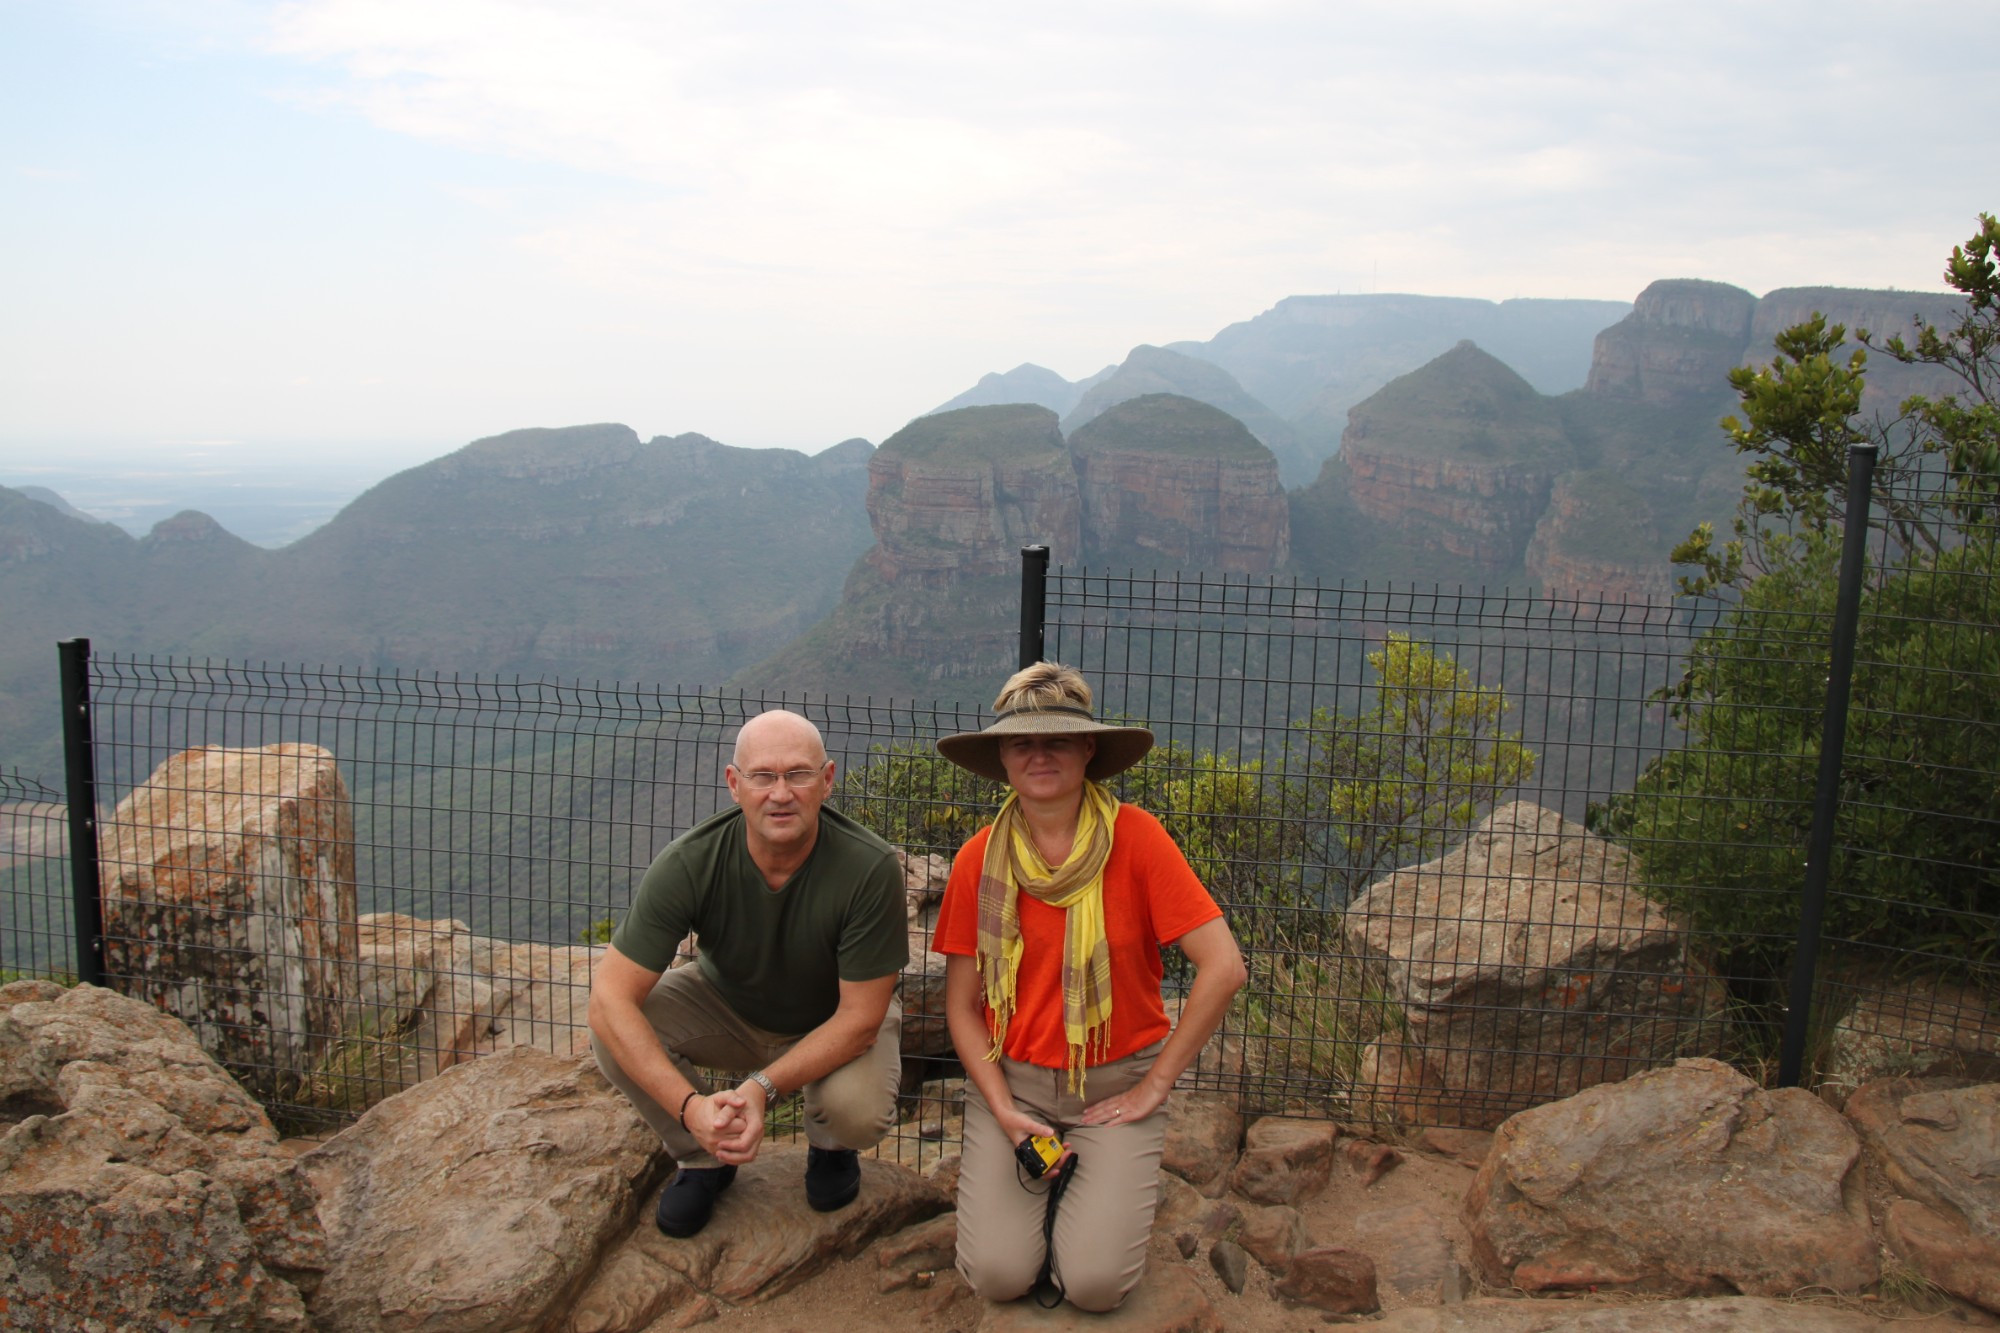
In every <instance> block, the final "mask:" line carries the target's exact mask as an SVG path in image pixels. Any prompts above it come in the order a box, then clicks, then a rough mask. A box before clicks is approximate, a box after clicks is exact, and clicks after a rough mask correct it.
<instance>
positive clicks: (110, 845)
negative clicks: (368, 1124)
mask: <svg viewBox="0 0 2000 1333" xmlns="http://www.w3.org/2000/svg"><path fill="white" fill-rule="evenodd" d="M99 859H100V869H101V877H102V884H103V898H104V946H105V947H104V969H105V972H106V974H107V975H108V976H110V977H112V978H115V983H116V985H117V988H118V989H119V990H121V991H123V992H124V993H126V994H128V995H132V996H136V997H137V998H140V999H143V1000H147V1001H149V1002H151V1003H153V1004H155V1005H158V1006H159V1007H160V1008H162V1009H164V1010H166V1011H167V1012H168V1013H170V1014H173V1015H175V1016H176V1017H178V1018H181V1019H182V1020H184V1021H185V1022H186V1023H187V1024H188V1026H190V1027H192V1028H193V1029H194V1030H195V1032H196V1033H197V1034H199V1035H200V1037H201V1043H202V1046H203V1047H204V1048H206V1049H207V1051H208V1052H209V1053H210V1054H211V1055H213V1056H215V1058H216V1059H218V1060H220V1061H222V1062H223V1063H224V1064H227V1065H229V1066H231V1067H232V1068H234V1069H236V1070H238V1071H239V1073H240V1074H241V1076H242V1077H245V1078H246V1079H248V1080H250V1081H251V1083H252V1086H253V1087H254V1088H256V1089H257V1090H258V1091H259V1092H266V1093H271V1092H284V1091H287V1090H288V1084H289V1083H290V1082H291V1081H292V1080H294V1079H297V1078H300V1077H303V1076H305V1075H306V1074H308V1073H309V1072H310V1071H311V1070H312V1068H313V1066H314V1064H315V1063H316V1062H317V1061H318V1060H319V1058H320V1056H321V1055H322V1054H324V1052H325V1051H326V1049H327V1048H328V1046H329V1045H330V1044H331V1043H332V1042H333V1041H334V1040H335V1038H336V1036H337V1035H338V1034H339V1033H340V1032H341V1031H342V1029H343V1027H344V1026H345V1019H346V1017H347V1006H348V1004H349V1002H350V1001H351V1000H352V999H353V997H354V994H355V988H356V981H355V973H354V958H355V937H354V911H355V909H354V818H353V811H352V809H351V807H350V805H349V803H348V798H347V787H346V784H345V783H343V782H342V781H341V777H340V769H339V767H338V766H337V765H336V764H335V763H334V759H333V756H332V755H331V754H329V753H328V752H327V751H325V750H322V749H321V748H319V747H318V746H316V745H294V744H282V745H266V746H262V747H260V748H257V749H231V748H228V747H225V746H220V745H209V746H203V747H201V748H199V749H194V750H184V751H182V752H181V753H179V754H177V755H175V756H174V757H173V758H171V759H169V760H167V761H166V762H165V763H164V764H162V765H160V767H159V768H158V769H157V770H156V771H155V772H154V773H153V775H152V776H151V777H149V778H147V779H146V781H145V782H143V783H142V784H140V785H139V786H138V787H136V788H135V789H133V791H132V792H131V794H130V795H128V796H126V798H125V799H124V800H122V801H120V802H119V803H118V808H117V809H116V810H114V811H113V812H112V815H111V818H110V819H108V820H107V821H105V824H104V827H103V830H102V834H101V836H100V838H99Z"/></svg>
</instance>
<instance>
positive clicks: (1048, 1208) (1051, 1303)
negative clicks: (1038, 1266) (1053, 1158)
mask: <svg viewBox="0 0 2000 1333" xmlns="http://www.w3.org/2000/svg"><path fill="white" fill-rule="evenodd" d="M1078 1161H1079V1159H1078V1157H1077V1156H1076V1154H1075V1153H1073V1152H1072V1153H1071V1154H1070V1158H1069V1161H1067V1162H1065V1163H1064V1164H1063V1169H1062V1170H1060V1171H1058V1172H1056V1178H1055V1179H1054V1180H1052V1181H1050V1182H1049V1196H1048V1202H1047V1204H1045V1205H1044V1206H1043V1209H1042V1271H1041V1272H1039V1273H1037V1274H1035V1286H1034V1292H1035V1304H1037V1305H1039V1306H1041V1307H1042V1308H1043V1309H1044V1310H1053V1309H1055V1308H1056V1307H1057V1306H1058V1305H1061V1304H1062V1302H1063V1296H1064V1295H1065V1294H1066V1293H1065V1292H1064V1290H1063V1284H1062V1279H1061V1278H1059V1277H1057V1276H1056V1209H1057V1207H1058V1206H1060V1205H1061V1203H1062V1197H1063V1195H1064V1194H1066V1193H1068V1192H1069V1178H1070V1177H1071V1176H1073V1175H1075V1174H1076V1168H1077V1164H1078ZM1044 1290H1052V1291H1053V1292H1054V1293H1055V1299H1053V1300H1047V1301H1045V1300H1043V1299H1042V1292H1043V1291H1044Z"/></svg>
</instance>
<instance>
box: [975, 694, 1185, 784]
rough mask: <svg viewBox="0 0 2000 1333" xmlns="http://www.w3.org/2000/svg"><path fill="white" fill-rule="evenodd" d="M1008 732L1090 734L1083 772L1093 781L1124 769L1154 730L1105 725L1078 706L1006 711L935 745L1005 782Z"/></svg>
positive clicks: (1145, 748)
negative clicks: (1092, 747)
mask: <svg viewBox="0 0 2000 1333" xmlns="http://www.w3.org/2000/svg"><path fill="white" fill-rule="evenodd" d="M1009 736H1088V737H1089V738H1090V739H1091V740H1093V741H1095V742H1097V751H1096V753H1094V754H1092V755H1091V756H1090V764H1089V766H1088V767H1086V768H1085V769H1084V771H1083V774H1084V776H1085V777H1087V778H1090V779H1091V780H1092V781H1095V782H1102V781H1103V780H1104V779H1106V778H1109V777H1115V776H1116V775H1118V774H1120V773H1123V772H1124V771H1125V770H1126V769H1128V768H1130V767H1132V765H1134V764H1136V763H1138V762H1139V761H1140V760H1141V759H1144V758H1145V757H1146V755H1147V754H1148V753H1149V752H1150V751H1151V750H1152V748H1153V733H1152V732H1150V731H1148V730H1147V729H1146V728H1144V727H1112V726H1106V725H1105V724H1104V723H1102V722H1098V721H1095V720H1094V719H1091V718H1088V717H1084V716H1082V715H1081V713H1080V712H1070V711H1068V710H1065V711H1063V712H1030V711H1022V712H1016V713H1009V714H1008V715H1007V716H1005V717H1003V718H1000V719H998V720H997V721H995V722H994V723H993V724H992V725H991V726H989V727H987V728H986V729H985V730H983V731H961V732H959V733H958V734H956V735H953V736H945V737H943V738H941V739H940V740H939V741H938V743H937V750H938V753H939V754H941V755H943V756H944V757H945V758H946V759H949V760H950V761H951V762H952V763H954V764H957V765H958V766H959V767H960V768H962V769H964V770H965V771H966V772H968V773H977V774H978V775H979V776H980V777H982V778H991V779H993V780H994V781H995V782H1005V781H1006V780H1007V768H1006V765H1004V764H1002V763H1001V762H1000V742H1001V741H1003V740H1005V739H1006V738H1007V737H1009Z"/></svg>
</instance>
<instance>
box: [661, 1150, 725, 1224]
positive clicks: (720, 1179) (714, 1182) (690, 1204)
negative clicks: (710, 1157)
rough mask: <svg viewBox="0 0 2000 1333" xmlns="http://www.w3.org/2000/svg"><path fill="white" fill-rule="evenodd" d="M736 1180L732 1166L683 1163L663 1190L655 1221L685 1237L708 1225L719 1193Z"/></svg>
mask: <svg viewBox="0 0 2000 1333" xmlns="http://www.w3.org/2000/svg"><path fill="white" fill-rule="evenodd" d="M735 1180H736V1168H735V1167H733V1166H684V1167H682V1168H681V1169H680V1170H679V1171H677V1172H675V1173H674V1179H673V1183H672V1184H670V1185H668V1186H667V1187H666V1188H665V1189H664V1190H661V1191H660V1207H659V1210H658V1211H657V1212H655V1213H654V1214H653V1221H654V1222H656V1223H657V1224H658V1225H659V1228H660V1230H662V1231H664V1232H666V1233H667V1234H668V1235H669V1236H672V1237H674V1238H675V1239H677V1240H686V1239H687V1238H688V1237H689V1236H692V1235H696V1234H697V1233H699V1232H700V1231H701V1229H702V1228H703V1227H705V1226H707V1225H708V1218H709V1215H710V1214H711V1213H713V1212H714V1211H715V1198H716V1196H717V1195H719V1194H721V1193H722V1191H724V1190H726V1189H728V1188H729V1187H730V1185H731V1184H733V1183H735Z"/></svg>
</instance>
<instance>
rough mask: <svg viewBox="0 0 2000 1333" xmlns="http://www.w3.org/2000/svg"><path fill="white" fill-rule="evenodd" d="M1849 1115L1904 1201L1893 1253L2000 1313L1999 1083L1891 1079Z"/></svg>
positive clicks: (1886, 1230) (1894, 1219) (1866, 1091)
mask: <svg viewBox="0 0 2000 1333" xmlns="http://www.w3.org/2000/svg"><path fill="white" fill-rule="evenodd" d="M1847 1118H1848V1120H1849V1121H1851V1122H1852V1123H1853V1125H1854V1127H1855V1129H1856V1130H1858V1131H1859V1132H1860V1134H1861V1138H1862V1141H1863V1142H1864V1143H1865V1144H1866V1145H1867V1147H1868V1153H1869V1157H1870V1160H1871V1162H1872V1163H1873V1165H1874V1167H1875V1169H1876V1170H1878V1171H1880V1172H1881V1173H1882V1176H1883V1178H1884V1180H1885V1181H1886V1183H1887V1184H1888V1186H1889V1188H1890V1189H1892V1190H1894V1191H1895V1192H1896V1193H1897V1194H1898V1195H1899V1196H1901V1197H1899V1198H1897V1199H1895V1200H1893V1201H1892V1202H1891V1203H1890V1204H1889V1206H1888V1208H1887V1211H1886V1213H1885V1215H1884V1217H1883V1224H1882V1230H1883V1234H1884V1236H1885V1237H1886V1238H1887V1240H1888V1242H1889V1246H1890V1248H1891V1249H1893V1250H1894V1251H1895V1252H1896V1253H1897V1254H1898V1255H1899V1256H1901V1257H1902V1258H1903V1259H1904V1260H1905V1261H1906V1262H1908V1263H1909V1264H1911V1265H1912V1266H1913V1267H1915V1268H1916V1269H1917V1271H1918V1272H1920V1273H1922V1274H1923V1275H1924V1276H1925V1277H1927V1278H1929V1279H1930V1280H1931V1281H1932V1282H1935V1283H1937V1285H1938V1286H1940V1287H1943V1288H1944V1289H1945V1290H1946V1291H1948V1292H1950V1293H1951V1294H1952V1295H1954V1296H1957V1297H1959V1298H1960V1299H1962V1300H1968V1301H1971V1302H1973V1303H1974V1304H1977V1305H1981V1306H1984V1307H1985V1308H1986V1309H1988V1310H1995V1311H2000V1083H1984V1084H1974V1083H1972V1082H1970V1081H1969V1080H1965V1079H1954V1078H1931V1079H1885V1080H1883V1081H1881V1082H1877V1083H1870V1084H1867V1085H1865V1086H1864V1087H1862V1088H1860V1089H1859V1090H1857V1091H1856V1092H1855V1094H1854V1095H1853V1096H1852V1097H1850V1098H1848V1099H1847Z"/></svg>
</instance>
